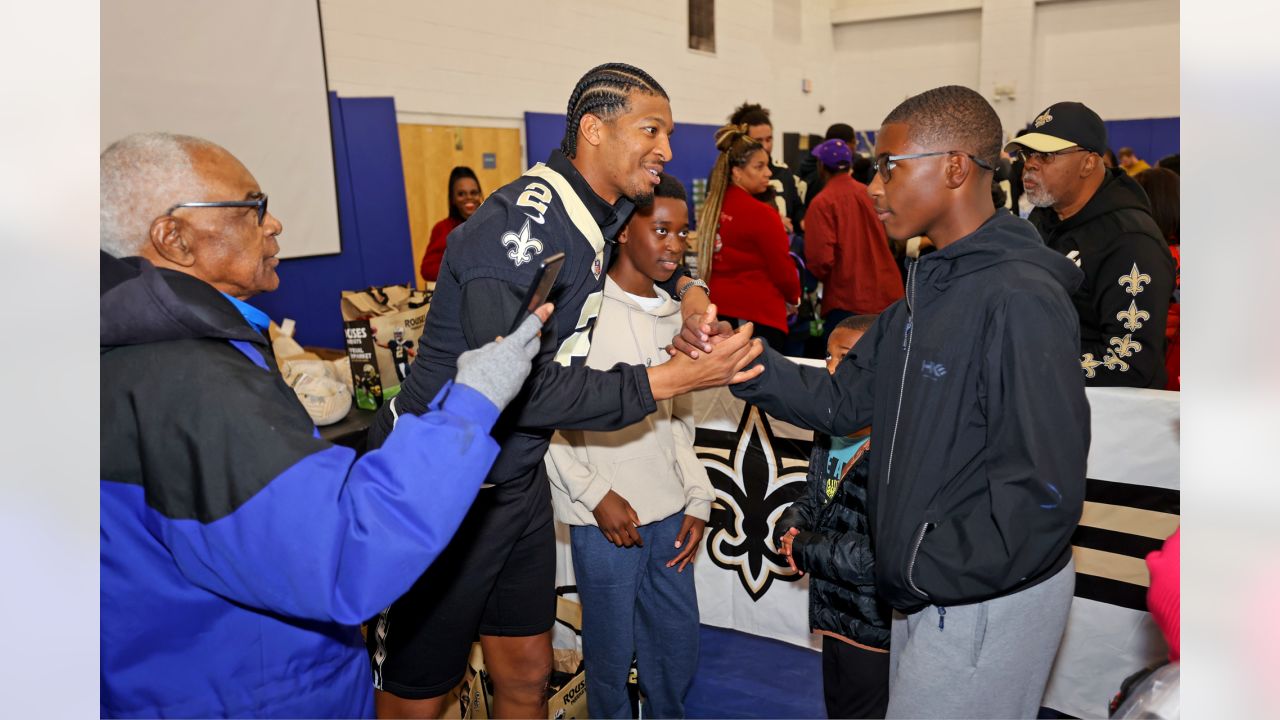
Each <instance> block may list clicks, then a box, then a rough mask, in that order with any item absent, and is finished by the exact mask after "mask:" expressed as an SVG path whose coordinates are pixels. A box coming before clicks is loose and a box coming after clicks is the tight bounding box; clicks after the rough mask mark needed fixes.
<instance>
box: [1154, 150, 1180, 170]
mask: <svg viewBox="0 0 1280 720" xmlns="http://www.w3.org/2000/svg"><path fill="white" fill-rule="evenodd" d="M1181 164H1182V153H1174V154H1172V155H1165V156H1164V157H1162V158H1160V160H1159V161H1158V162H1157V163H1156V167H1162V168H1164V169H1166V170H1172V171H1173V172H1174V173H1175V174H1177V173H1178V167H1179V166H1180V165H1181Z"/></svg>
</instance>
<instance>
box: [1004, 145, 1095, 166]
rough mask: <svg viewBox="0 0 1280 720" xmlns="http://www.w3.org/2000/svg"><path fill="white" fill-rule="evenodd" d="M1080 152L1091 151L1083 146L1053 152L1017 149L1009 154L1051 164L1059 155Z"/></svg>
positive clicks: (1024, 159) (1024, 160)
mask: <svg viewBox="0 0 1280 720" xmlns="http://www.w3.org/2000/svg"><path fill="white" fill-rule="evenodd" d="M1078 152H1089V151H1088V150H1085V149H1084V148H1082V147H1071V148H1065V149H1063V150H1055V151H1053V152H1040V151H1038V150H1015V151H1013V152H1011V153H1009V156H1010V157H1011V158H1013V159H1014V160H1017V159H1018V158H1019V157H1021V158H1022V161H1023V162H1026V161H1028V160H1035V161H1036V163H1038V164H1040V165H1051V164H1053V161H1054V160H1055V159H1057V157H1058V156H1059V155H1070V154H1072V153H1078Z"/></svg>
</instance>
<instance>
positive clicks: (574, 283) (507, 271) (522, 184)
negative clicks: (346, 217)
mask: <svg viewBox="0 0 1280 720" xmlns="http://www.w3.org/2000/svg"><path fill="white" fill-rule="evenodd" d="M634 207H635V206H634V205H633V204H632V203H631V201H630V200H627V199H626V198H621V199H619V200H618V202H617V203H615V204H613V205H610V204H609V203H607V202H605V201H604V200H603V199H602V198H600V197H599V196H598V195H596V194H595V192H594V191H592V189H591V186H590V185H589V184H588V183H587V181H586V180H585V179H584V178H583V177H582V176H581V175H580V174H579V173H578V171H577V170H576V169H575V168H574V167H573V165H572V163H570V162H569V160H568V158H566V157H565V156H564V155H563V154H561V152H560V151H559V150H555V151H553V152H552V153H551V157H550V158H549V159H548V160H547V162H546V164H542V163H539V164H538V165H535V166H534V167H533V168H531V169H530V170H529V171H528V172H527V173H525V174H524V175H522V176H521V177H519V178H517V179H516V180H515V181H514V182H512V183H510V184H508V185H506V186H504V187H502V188H501V189H499V190H498V191H497V192H495V193H494V194H493V195H491V196H490V197H489V198H488V199H486V200H485V201H484V203H483V204H482V205H481V206H480V207H479V209H477V210H476V212H475V214H473V215H472V216H471V217H470V218H468V219H467V221H466V222H464V223H463V224H462V225H460V226H458V228H457V229H456V230H454V231H453V232H452V233H450V234H449V242H448V246H447V249H446V250H445V256H444V264H443V265H442V266H441V270H440V277H439V279H438V280H437V283H436V291H435V294H434V295H433V296H432V298H431V311H430V312H429V313H427V324H426V328H425V330H424V331H423V335H422V340H421V342H420V347H419V352H418V357H417V359H416V360H415V361H414V365H413V368H412V370H410V372H409V376H408V378H407V379H406V381H405V382H404V383H403V384H402V385H401V386H400V394H399V395H398V396H396V398H395V412H405V411H408V412H419V411H420V409H421V408H423V407H425V406H426V403H427V402H428V401H429V400H430V399H431V398H432V397H434V396H435V393H437V392H438V391H439V389H440V388H441V387H443V386H444V384H445V383H446V382H448V380H449V378H452V377H453V375H454V372H455V369H456V364H457V359H458V355H460V354H461V353H463V352H465V351H466V350H469V349H471V348H475V347H479V346H480V345H482V344H484V343H486V342H489V341H490V340H492V339H493V338H494V337H495V336H497V335H501V334H503V333H505V332H507V330H508V329H509V327H510V325H511V321H512V319H513V318H514V317H515V315H516V312H517V309H518V306H519V304H520V300H521V298H522V297H523V296H524V291H525V288H527V287H528V285H529V282H530V280H531V279H532V278H533V275H534V272H535V270H536V268H537V266H538V263H539V262H540V261H541V260H542V259H543V258H545V257H548V256H550V255H552V254H554V253H557V252H563V253H565V262H564V266H563V268H562V269H561V271H560V275H559V277H558V278H557V280H556V284H555V286H554V287H553V288H552V291H551V295H550V300H551V301H552V302H554V303H555V313H554V314H553V315H552V316H551V319H550V320H549V321H548V322H547V325H546V326H545V327H544V328H543V330H542V340H543V345H542V350H541V352H540V354H539V355H538V356H537V357H536V358H535V359H534V362H533V371H532V372H531V373H530V375H529V379H528V380H527V381H526V383H525V386H524V389H523V390H522V391H521V393H520V395H518V396H517V397H516V399H515V400H513V401H512V402H511V404H510V405H508V406H507V409H506V411H505V412H504V413H503V415H502V417H501V418H500V419H499V421H498V424H497V425H496V426H495V428H494V433H493V434H494V437H495V438H496V439H497V440H498V442H499V444H500V445H501V446H502V450H501V452H500V453H499V454H498V459H497V460H496V461H495V462H494V465H493V470H492V471H491V472H490V474H489V478H488V480H487V481H488V482H491V483H494V484H501V483H504V482H509V481H511V480H513V479H516V478H527V477H529V474H530V473H532V472H535V471H536V470H537V468H538V467H539V466H541V464H542V458H543V455H545V454H546V451H547V447H548V445H549V444H550V442H551V434H552V431H553V430H556V429H565V430H616V429H618V428H622V427H626V426H627V425H630V424H632V423H634V422H637V421H639V420H640V419H641V418H643V417H645V416H646V415H648V414H649V413H651V412H654V411H655V410H656V409H657V405H656V404H655V403H654V400H653V394H652V392H651V391H650V389H649V378H648V375H646V373H645V367H644V366H642V365H624V364H618V365H616V366H614V367H613V368H612V369H610V370H607V371H603V370H593V369H590V368H588V367H587V366H586V363H585V360H586V357H587V351H588V350H589V349H590V348H591V333H592V330H593V329H594V327H595V322H596V316H597V315H598V314H599V313H600V306H601V303H602V301H603V297H604V280H605V271H606V270H607V269H608V267H609V262H610V259H611V253H612V250H613V240H614V238H616V237H617V234H618V232H619V231H620V230H621V229H622V227H623V225H624V224H625V223H626V222H627V220H628V219H630V216H631V212H632V211H633V210H634ZM681 272H683V271H681ZM676 280H677V277H672V278H671V280H670V281H669V282H668V283H667V284H666V285H664V286H663V287H664V289H666V290H667V291H668V292H672V293H673V292H674V287H675V282H676ZM391 419H392V409H391V407H390V406H384V407H383V408H382V409H381V410H380V411H379V412H378V415H377V417H376V418H375V421H374V424H373V426H372V427H371V428H370V430H369V446H370V447H377V446H378V445H379V444H380V443H381V442H383V438H385V437H386V433H387V431H388V429H389V428H390V427H391Z"/></svg>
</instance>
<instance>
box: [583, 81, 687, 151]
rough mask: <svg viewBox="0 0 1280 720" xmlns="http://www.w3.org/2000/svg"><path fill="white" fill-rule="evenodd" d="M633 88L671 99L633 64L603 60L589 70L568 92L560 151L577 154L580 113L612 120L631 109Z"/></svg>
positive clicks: (656, 82) (656, 83)
mask: <svg viewBox="0 0 1280 720" xmlns="http://www.w3.org/2000/svg"><path fill="white" fill-rule="evenodd" d="M633 92H642V93H645V94H647V95H660V96H662V97H663V98H665V99H667V100H670V99H671V98H669V97H668V96H667V91H666V90H663V89H662V86H661V85H659V84H658V81H657V80H654V79H653V78H652V77H651V76H650V75H649V73H647V72H645V71H643V70H641V69H640V68H638V67H635V66H634V65H628V64H626V63H605V64H604V65H597V66H596V67H593V68H591V69H590V70H588V71H587V74H586V75H583V76H582V77H581V78H580V79H579V80H578V84H577V85H574V86H573V92H572V93H570V94H569V107H568V109H567V110H566V111H565V124H564V139H563V140H561V141H560V151H561V152H563V153H564V154H565V157H570V158H572V157H574V156H575V155H577V154H578V126H579V125H580V124H581V123H582V116H583V115H586V114H587V113H591V114H592V115H595V116H597V117H599V118H601V119H603V120H611V119H613V118H615V117H617V116H618V115H620V114H622V113H624V112H627V111H628V110H630V109H631V104H630V103H629V102H628V101H627V96H628V95H630V94H631V93H633Z"/></svg>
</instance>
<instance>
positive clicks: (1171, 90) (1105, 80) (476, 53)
mask: <svg viewBox="0 0 1280 720" xmlns="http://www.w3.org/2000/svg"><path fill="white" fill-rule="evenodd" d="M321 9H322V13H323V17H324V36H325V50H326V57H327V59H328V73H329V83H330V87H331V88H332V89H334V90H336V91H337V92H338V93H340V94H342V95H344V96H361V95H365V96H369V95H373V96H387V95H389V96H392V97H394V98H395V101H396V108H397V111H398V112H399V114H400V119H401V121H402V122H424V123H440V124H462V125H496V126H505V127H520V126H521V119H522V116H523V113H524V112H525V111H535V112H564V109H565V107H564V106H565V103H566V101H567V100H568V96H569V92H570V91H571V90H572V88H573V84H574V83H575V82H576V81H577V79H578V78H579V77H580V76H581V75H582V73H584V72H585V71H586V70H588V69H590V68H591V67H592V66H594V65H597V64H599V63H602V62H608V61H614V60H618V61H623V62H629V63H632V64H635V65H638V66H639V67H642V68H644V69H645V70H647V71H649V72H650V73H651V74H652V75H653V76H654V77H655V78H657V80H658V81H659V82H660V83H662V84H663V86H664V87H666V89H667V92H668V93H669V94H670V95H671V99H672V110H673V112H674V114H675V118H676V120H677V121H683V122H696V123H721V122H724V121H725V119H726V117H727V116H728V114H729V112H730V111H731V110H732V109H733V107H734V106H736V105H737V104H739V103H741V102H742V101H743V100H745V99H751V100H753V101H757V102H760V103H762V104H764V105H765V106H766V107H768V108H770V109H771V110H772V111H773V119H774V127H775V129H776V130H778V131H781V132H796V131H804V132H815V133H822V132H823V131H824V130H825V129H826V127H827V125H829V124H831V123H833V122H848V123H850V124H852V125H853V126H854V127H855V128H858V129H874V128H876V127H877V126H878V125H879V123H880V120H882V119H883V118H884V116H885V115H886V114H887V113H888V112H889V111H890V110H892V109H893V107H894V106H895V105H897V104H898V103H899V102H901V101H902V99H903V98H905V97H907V96H908V95H911V94H913V93H916V92H920V91H922V90H926V89H928V88H930V87H934V86H937V85H941V84H947V83H959V84H964V85H968V86H970V87H974V88H977V89H978V90H979V91H981V92H982V93H983V94H984V95H986V96H987V97H989V98H993V97H994V89H995V86H996V85H997V84H1003V83H1009V84H1012V85H1014V86H1016V88H1017V94H1016V97H1015V98H1014V99H1004V100H999V101H994V104H995V107H996V109H997V111H998V112H999V113H1000V115H1001V118H1002V120H1003V121H1004V123H1005V125H1006V126H1007V127H1008V128H1009V129H1011V130H1014V129H1017V128H1018V127H1020V126H1021V125H1022V124H1023V123H1025V122H1026V121H1027V120H1029V119H1031V118H1032V117H1034V115H1035V113H1036V112H1038V111H1039V110H1040V109H1041V108H1043V107H1044V106H1045V105H1047V104H1049V103H1050V102H1052V101H1055V100H1060V99H1063V98H1065V97H1076V98H1079V99H1081V100H1084V101H1085V102H1087V103H1089V104H1090V105H1092V106H1094V107H1095V108H1096V109H1097V110H1098V111H1099V112H1100V113H1101V114H1102V116H1103V117H1104V118H1107V119H1122V118H1137V117H1161V116H1169V115H1177V114H1179V109H1178V0H1057V1H1050V0H719V1H718V2H717V3H716V54H715V55H714V56H713V55H709V54H705V53H699V52H694V51H691V50H689V49H688V48H687V47H686V45H687V17H686V15H687V11H688V3H687V0H653V1H652V2H649V3H636V2H634V0H593V2H581V1H579V0H543V1H541V2H529V1H528V0H483V1H481V2H472V3H458V2H443V1H427V0H382V1H380V2H372V1H370V0H321ZM805 78H808V79H810V80H811V81H812V83H813V92H812V93H811V94H807V95H806V94H804V93H803V92H802V91H801V81H802V80H803V79H805ZM1046 98H1047V100H1046ZM819 105H825V107H826V112H824V113H819V112H818V108H819ZM777 147H778V148H779V153H780V148H781V143H778V144H777Z"/></svg>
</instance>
